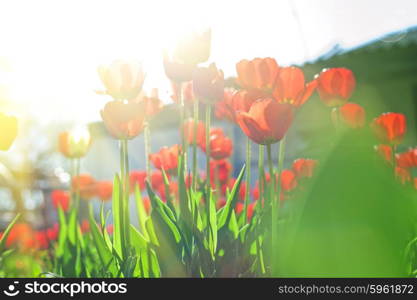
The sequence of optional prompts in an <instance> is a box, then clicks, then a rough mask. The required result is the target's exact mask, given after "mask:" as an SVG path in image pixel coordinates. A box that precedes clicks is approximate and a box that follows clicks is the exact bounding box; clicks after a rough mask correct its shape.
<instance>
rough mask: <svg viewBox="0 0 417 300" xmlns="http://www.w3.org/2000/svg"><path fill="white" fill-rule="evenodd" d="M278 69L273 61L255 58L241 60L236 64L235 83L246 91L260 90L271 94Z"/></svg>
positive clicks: (271, 59) (268, 58)
mask: <svg viewBox="0 0 417 300" xmlns="http://www.w3.org/2000/svg"><path fill="white" fill-rule="evenodd" d="M279 70H280V68H279V66H278V64H277V62H276V61H275V59H273V58H270V57H266V58H255V59H253V60H246V59H244V60H241V61H240V62H238V63H237V64H236V71H237V82H238V84H239V85H240V86H241V87H243V88H244V89H247V90H254V89H255V90H260V91H262V92H264V93H267V94H269V93H271V92H272V90H273V88H274V85H275V81H276V77H277V75H278V72H279Z"/></svg>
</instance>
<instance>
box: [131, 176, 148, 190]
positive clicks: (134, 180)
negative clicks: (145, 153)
mask: <svg viewBox="0 0 417 300" xmlns="http://www.w3.org/2000/svg"><path fill="white" fill-rule="evenodd" d="M145 180H146V171H131V172H130V174H129V182H130V190H131V192H133V191H134V190H135V186H136V185H138V186H139V189H140V190H141V191H143V190H144V189H145Z"/></svg>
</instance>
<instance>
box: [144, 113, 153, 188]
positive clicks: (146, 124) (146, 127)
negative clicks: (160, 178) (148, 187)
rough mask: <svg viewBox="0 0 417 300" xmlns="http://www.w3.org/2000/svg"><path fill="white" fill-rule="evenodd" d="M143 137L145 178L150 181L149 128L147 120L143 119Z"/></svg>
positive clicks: (150, 150)
mask: <svg viewBox="0 0 417 300" xmlns="http://www.w3.org/2000/svg"><path fill="white" fill-rule="evenodd" d="M143 138H144V141H145V164H146V180H147V181H148V182H151V164H150V161H149V154H150V153H151V152H152V149H151V132H150V128H149V122H148V121H145V128H144V132H143Z"/></svg>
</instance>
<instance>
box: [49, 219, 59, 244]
mask: <svg viewBox="0 0 417 300" xmlns="http://www.w3.org/2000/svg"><path fill="white" fill-rule="evenodd" d="M58 233H59V225H58V223H55V224H54V225H53V226H52V227H50V228H48V229H46V236H47V237H48V240H50V241H55V240H57V239H58Z"/></svg>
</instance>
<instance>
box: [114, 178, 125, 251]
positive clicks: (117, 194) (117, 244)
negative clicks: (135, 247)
mask: <svg viewBox="0 0 417 300" xmlns="http://www.w3.org/2000/svg"><path fill="white" fill-rule="evenodd" d="M122 201H123V199H122V195H121V189H120V179H119V176H118V175H117V174H116V175H115V176H114V180H113V199H112V210H113V226H114V231H113V244H114V249H115V250H116V252H117V254H118V255H119V256H121V255H122V224H121V214H122V209H121V208H122V203H121V202H122Z"/></svg>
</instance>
